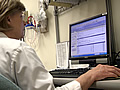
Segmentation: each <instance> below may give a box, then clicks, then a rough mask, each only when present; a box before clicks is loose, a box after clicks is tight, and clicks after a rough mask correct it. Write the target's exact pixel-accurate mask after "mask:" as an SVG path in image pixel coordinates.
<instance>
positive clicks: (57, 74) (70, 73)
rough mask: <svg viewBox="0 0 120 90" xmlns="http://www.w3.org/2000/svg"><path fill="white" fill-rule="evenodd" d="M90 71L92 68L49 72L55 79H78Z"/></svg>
mask: <svg viewBox="0 0 120 90" xmlns="http://www.w3.org/2000/svg"><path fill="white" fill-rule="evenodd" d="M88 70H90V68H78V69H55V70H52V71H49V72H50V74H51V75H52V76H53V77H54V78H77V77H79V76H80V75H82V74H84V73H85V72H87V71H88Z"/></svg>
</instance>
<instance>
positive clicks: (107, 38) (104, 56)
mask: <svg viewBox="0 0 120 90" xmlns="http://www.w3.org/2000/svg"><path fill="white" fill-rule="evenodd" d="M102 16H106V40H107V54H106V55H95V56H83V57H71V28H70V27H71V26H72V25H75V24H79V23H83V22H85V21H89V20H92V19H95V18H99V17H102ZM109 46H110V45H109V29H108V15H107V14H99V15H96V16H93V17H90V18H87V19H84V20H82V21H79V22H76V23H73V24H70V25H69V60H86V59H96V58H108V57H109V54H110V52H109V49H110V48H109Z"/></svg>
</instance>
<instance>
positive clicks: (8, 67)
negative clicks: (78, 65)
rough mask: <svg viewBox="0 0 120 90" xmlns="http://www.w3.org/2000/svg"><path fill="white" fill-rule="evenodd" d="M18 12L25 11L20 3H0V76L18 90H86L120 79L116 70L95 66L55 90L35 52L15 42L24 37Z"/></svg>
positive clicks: (14, 1) (15, 1) (51, 79)
mask: <svg viewBox="0 0 120 90" xmlns="http://www.w3.org/2000/svg"><path fill="white" fill-rule="evenodd" d="M22 11H25V7H24V5H23V4H22V3H21V2H19V1H17V0H0V53H1V54H0V57H1V58H0V74H2V75H4V76H5V77H7V78H8V79H9V80H11V81H12V82H14V83H15V84H16V85H18V86H19V87H20V88H21V89H22V90H81V89H83V90H87V89H88V88H89V87H90V86H91V85H92V83H93V82H94V81H96V80H101V79H104V78H106V77H118V76H120V69H118V68H116V67H113V66H108V65H98V66H97V67H95V68H94V69H92V70H89V71H88V72H87V73H85V74H83V75H81V76H80V77H78V78H77V79H76V80H74V81H72V82H70V83H68V84H65V85H63V86H61V87H57V88H55V87H54V84H53V77H52V76H51V75H50V73H49V72H48V71H47V70H46V69H45V67H44V66H43V64H42V62H41V61H40V59H39V58H38V56H37V55H36V53H35V51H34V50H33V49H32V48H31V47H30V46H28V45H27V44H26V43H24V42H22V41H19V39H20V38H22V37H23V35H24V33H23V32H24V31H23V30H24V25H25V22H24V21H23V17H22V16H23V15H22Z"/></svg>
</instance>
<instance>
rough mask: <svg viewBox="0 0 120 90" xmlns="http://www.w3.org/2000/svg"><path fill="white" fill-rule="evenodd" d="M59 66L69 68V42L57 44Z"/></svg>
mask: <svg viewBox="0 0 120 90" xmlns="http://www.w3.org/2000/svg"><path fill="white" fill-rule="evenodd" d="M56 50H57V51H56V52H57V68H68V52H69V43H68V42H62V43H58V44H57V45H56Z"/></svg>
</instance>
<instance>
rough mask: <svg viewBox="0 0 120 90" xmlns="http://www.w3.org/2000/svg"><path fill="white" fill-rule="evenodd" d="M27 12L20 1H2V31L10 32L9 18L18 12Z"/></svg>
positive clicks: (0, 15)
mask: <svg viewBox="0 0 120 90" xmlns="http://www.w3.org/2000/svg"><path fill="white" fill-rule="evenodd" d="M22 11H25V6H24V5H23V4H22V3H21V2H20V1H18V0H0V31H7V30H10V29H11V28H12V27H11V26H9V25H8V24H7V20H6V19H7V17H8V16H9V15H12V14H14V13H16V12H22Z"/></svg>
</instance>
